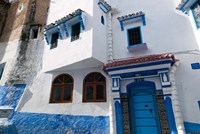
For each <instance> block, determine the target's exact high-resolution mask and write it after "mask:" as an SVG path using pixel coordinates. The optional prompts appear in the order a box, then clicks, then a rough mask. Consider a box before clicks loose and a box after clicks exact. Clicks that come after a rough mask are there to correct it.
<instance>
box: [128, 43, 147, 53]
mask: <svg viewBox="0 0 200 134" xmlns="http://www.w3.org/2000/svg"><path fill="white" fill-rule="evenodd" d="M127 49H128V51H129V52H133V51H136V50H144V49H147V44H146V43H141V44H136V45H132V46H128V47H127Z"/></svg>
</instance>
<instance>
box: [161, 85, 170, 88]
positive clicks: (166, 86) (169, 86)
mask: <svg viewBox="0 0 200 134" xmlns="http://www.w3.org/2000/svg"><path fill="white" fill-rule="evenodd" d="M162 87H164V88H166V87H171V85H163V86H162Z"/></svg>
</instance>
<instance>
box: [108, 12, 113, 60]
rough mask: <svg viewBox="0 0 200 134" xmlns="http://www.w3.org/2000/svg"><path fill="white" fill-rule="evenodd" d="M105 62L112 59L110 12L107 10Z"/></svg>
mask: <svg viewBox="0 0 200 134" xmlns="http://www.w3.org/2000/svg"><path fill="white" fill-rule="evenodd" d="M107 47H108V50H107V62H111V61H112V60H113V37H112V13H111V12H108V25H107Z"/></svg>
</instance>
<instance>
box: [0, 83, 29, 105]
mask: <svg viewBox="0 0 200 134" xmlns="http://www.w3.org/2000/svg"><path fill="white" fill-rule="evenodd" d="M25 87H26V85H25V84H19V85H14V86H0V106H6V105H10V106H12V107H13V108H16V106H17V104H18V102H19V99H20V98H21V96H22V94H23V92H24V89H25ZM9 92H10V93H11V94H10V95H9ZM9 96H11V97H10V98H9Z"/></svg>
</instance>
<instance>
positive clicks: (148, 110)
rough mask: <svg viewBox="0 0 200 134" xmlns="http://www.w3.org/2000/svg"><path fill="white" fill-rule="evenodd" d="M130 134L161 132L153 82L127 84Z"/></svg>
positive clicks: (157, 133)
mask: <svg viewBox="0 0 200 134" xmlns="http://www.w3.org/2000/svg"><path fill="white" fill-rule="evenodd" d="M127 92H128V98H129V100H128V101H129V119H130V129H131V134H161V129H160V121H159V114H158V108H157V103H156V87H155V83H154V82H150V81H139V82H133V83H130V84H128V85H127Z"/></svg>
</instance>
